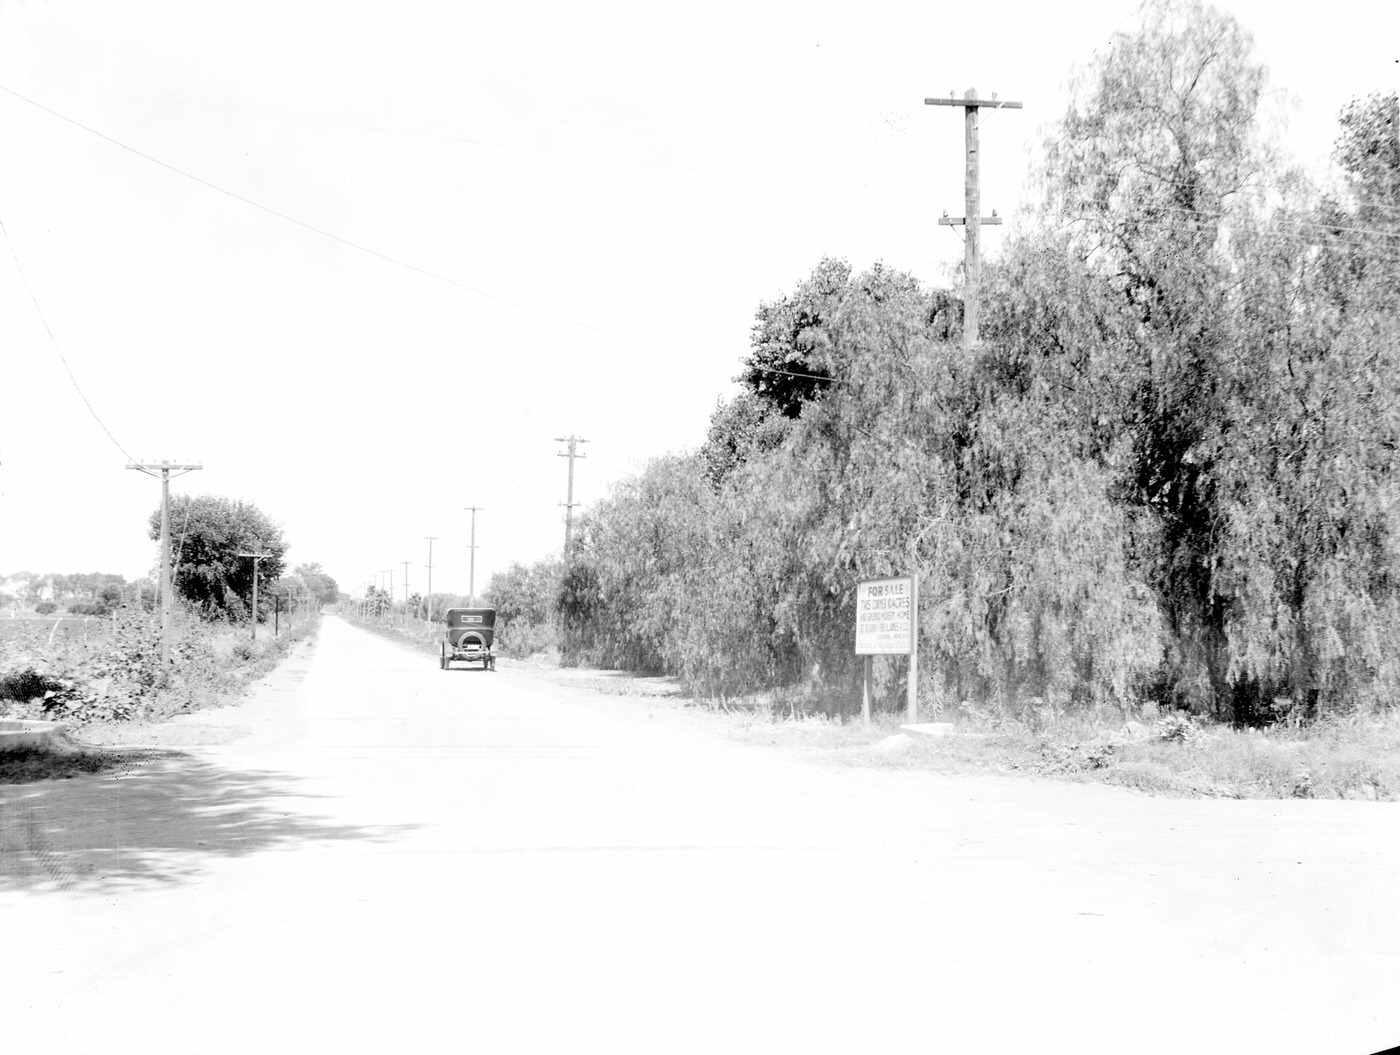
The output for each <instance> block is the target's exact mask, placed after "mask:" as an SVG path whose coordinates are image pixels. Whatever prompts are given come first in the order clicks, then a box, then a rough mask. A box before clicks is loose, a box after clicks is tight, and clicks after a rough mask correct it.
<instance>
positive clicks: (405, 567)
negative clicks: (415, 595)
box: [399, 560, 409, 627]
mask: <svg viewBox="0 0 1400 1055" xmlns="http://www.w3.org/2000/svg"><path fill="white" fill-rule="evenodd" d="M399 563H400V564H402V565H403V620H402V623H403V625H404V626H405V627H406V626H408V565H409V562H408V561H406V560H401V561H399Z"/></svg>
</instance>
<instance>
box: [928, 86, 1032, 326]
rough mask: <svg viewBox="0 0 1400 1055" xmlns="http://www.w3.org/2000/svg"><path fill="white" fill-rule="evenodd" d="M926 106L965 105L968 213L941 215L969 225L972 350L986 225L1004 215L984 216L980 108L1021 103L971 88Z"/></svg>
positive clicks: (947, 221)
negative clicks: (983, 96) (984, 95)
mask: <svg viewBox="0 0 1400 1055" xmlns="http://www.w3.org/2000/svg"><path fill="white" fill-rule="evenodd" d="M924 104H925V105H926V106H961V107H962V108H963V115H964V118H963V120H964V127H965V129H966V132H965V136H966V150H967V173H966V180H965V184H964V194H965V196H966V205H967V212H966V213H965V214H964V215H962V216H949V215H948V213H947V212H946V211H945V212H944V213H943V215H942V216H940V217H939V218H938V222H939V224H941V225H944V226H956V225H960V224H961V225H965V226H966V227H967V237H966V238H965V239H963V243H964V249H963V347H964V348H966V349H967V350H968V351H971V350H972V349H973V348H975V347H977V322H978V312H979V307H980V305H979V303H978V297H979V295H980V292H981V289H980V287H981V282H982V256H981V252H982V225H983V224H984V223H986V224H999V223H1001V217H1000V216H998V215H997V213H996V210H995V209H993V210H992V215H991V216H983V215H982V188H981V183H980V178H981V163H980V162H981V158H980V155H981V151H980V149H979V147H978V142H977V138H978V137H977V111H978V110H979V109H981V108H982V107H984V106H985V107H989V108H991V109H994V110H1019V109H1021V104H1020V103H1011V102H1002V101H1001V100H999V99H998V98H997V97H996V94H995V93H993V94H992V97H991V98H990V99H979V98H977V89H976V88H969V89H968V90H967V94H966V95H964V97H963V98H961V99H957V98H954V97H953V95H952V93H951V92H950V93H949V97H948V98H947V99H925V100H924Z"/></svg>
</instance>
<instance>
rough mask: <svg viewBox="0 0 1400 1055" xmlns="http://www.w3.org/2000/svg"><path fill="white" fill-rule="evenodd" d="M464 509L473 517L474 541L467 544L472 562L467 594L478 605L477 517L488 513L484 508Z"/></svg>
mask: <svg viewBox="0 0 1400 1055" xmlns="http://www.w3.org/2000/svg"><path fill="white" fill-rule="evenodd" d="M462 508H463V509H465V510H466V511H467V512H469V513H471V515H472V540H471V542H470V543H468V544H467V554H468V556H469V557H470V560H471V565H470V568H471V570H470V572H469V576H470V577H469V578H468V579H467V593H468V594H469V595H470V596H471V599H472V604H476V515H477V514H478V513H484V512H486V509H485V507H483V506H463V507H462Z"/></svg>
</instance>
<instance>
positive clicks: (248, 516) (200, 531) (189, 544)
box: [150, 495, 287, 618]
mask: <svg viewBox="0 0 1400 1055" xmlns="http://www.w3.org/2000/svg"><path fill="white" fill-rule="evenodd" d="M150 537H151V538H152V539H159V538H160V509H159V508H158V507H157V509H156V510H155V511H154V512H153V513H152V514H151V519H150ZM170 548H171V562H172V564H173V566H174V574H175V592H176V593H178V594H179V595H180V596H182V597H184V598H185V599H186V600H187V601H189V602H190V603H191V604H192V605H194V606H195V607H196V608H197V609H198V610H199V611H200V612H201V613H202V614H203V615H205V616H209V617H214V616H232V617H239V618H241V617H245V616H246V615H247V614H248V611H249V605H250V604H251V602H252V594H253V564H254V562H253V561H252V560H251V559H249V558H247V557H241V556H239V554H240V553H266V554H269V556H268V557H266V558H264V559H263V560H260V561H258V562H257V565H258V576H259V580H260V582H261V583H271V582H275V581H276V580H277V579H278V578H279V577H280V576H281V575H282V572H283V570H284V566H283V561H282V556H283V554H284V553H286V551H287V543H286V542H285V541H284V539H283V537H282V528H281V527H280V526H279V525H277V524H275V523H274V522H273V521H272V520H270V519H269V518H268V517H267V515H266V514H265V513H263V511H262V510H260V509H259V508H258V507H257V506H255V505H253V504H252V503H251V502H241V501H237V500H234V499H231V498H223V497H219V496H216V495H196V496H189V495H178V496H176V497H174V498H172V499H171V500H170Z"/></svg>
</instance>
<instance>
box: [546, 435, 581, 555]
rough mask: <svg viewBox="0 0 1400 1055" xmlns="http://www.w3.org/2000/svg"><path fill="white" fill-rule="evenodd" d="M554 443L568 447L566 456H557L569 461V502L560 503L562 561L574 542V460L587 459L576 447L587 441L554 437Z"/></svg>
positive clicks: (570, 437)
mask: <svg viewBox="0 0 1400 1055" xmlns="http://www.w3.org/2000/svg"><path fill="white" fill-rule="evenodd" d="M554 442H555V443H567V444H568V445H569V450H568V453H567V454H565V453H562V452H561V453H560V454H559V457H560V458H568V459H569V500H568V501H567V502H561V503H560V505H562V506H563V507H564V559H565V560H568V559H569V549H570V547H571V546H572V545H573V541H574V506H576V505H578V503H577V502H575V501H574V459H575V458H586V457H588V456H587V455H586V454H579V453H578V445H579V444H580V443H587V442H588V441H587V440H585V439H581V438H579V437H578V436H556V437H554Z"/></svg>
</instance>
